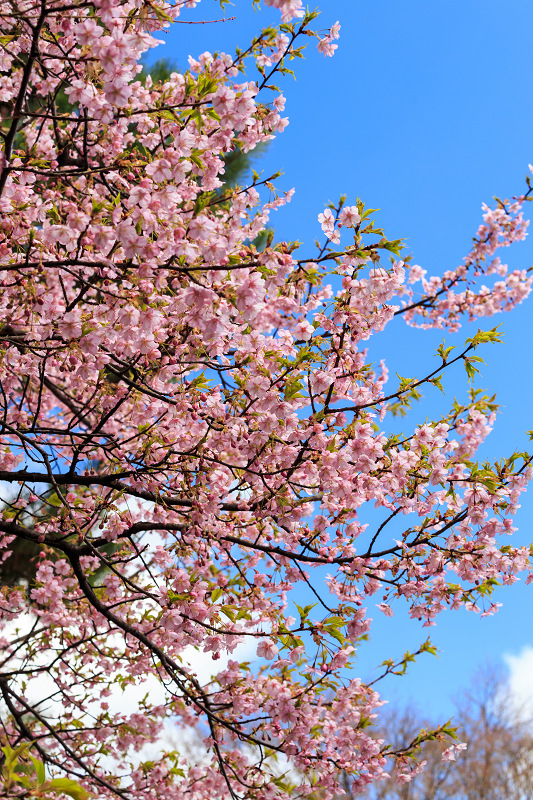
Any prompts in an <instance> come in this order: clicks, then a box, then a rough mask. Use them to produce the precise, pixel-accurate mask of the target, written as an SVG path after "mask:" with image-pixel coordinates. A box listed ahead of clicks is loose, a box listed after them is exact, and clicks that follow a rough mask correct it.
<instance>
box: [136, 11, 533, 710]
mask: <svg viewBox="0 0 533 800" xmlns="http://www.w3.org/2000/svg"><path fill="white" fill-rule="evenodd" d="M251 6H252V3H251V0H235V1H234V5H233V7H231V6H228V7H227V9H226V16H236V17H237V19H236V20H231V21H228V22H225V23H212V24H205V25H201V24H198V25H176V26H173V29H172V31H171V32H170V33H168V34H166V37H165V39H166V44H165V45H164V46H163V47H161V48H158V49H157V50H156V51H153V53H152V56H151V60H153V59H154V58H158V57H161V56H162V55H164V56H167V57H169V58H172V59H173V60H175V61H176V62H177V63H178V64H179V66H180V67H181V68H182V69H185V68H186V66H187V55H188V54H189V53H190V54H192V55H194V56H197V55H199V54H200V53H202V52H203V51H205V50H210V51H214V50H225V51H227V52H232V51H233V49H234V47H235V45H239V46H241V47H243V46H245V45H246V44H247V43H248V42H249V40H250V38H251V36H253V35H254V34H255V33H257V31H258V29H259V28H260V27H262V26H263V25H266V24H268V23H269V22H272V21H277V20H278V18H279V14H278V12H276V10H275V9H267V10H266V11H264V12H261V13H256V12H254V11H253V10H252V8H251ZM319 8H320V9H321V11H322V12H323V13H322V17H321V18H320V23H321V25H323V27H324V28H325V27H329V26H330V25H331V24H332V23H333V22H335V21H336V20H339V21H340V23H341V26H342V27H341V38H340V40H339V42H338V44H339V49H338V50H337V53H336V55H335V57H334V58H333V59H326V58H324V57H323V56H320V55H319V54H318V53H317V52H316V50H315V48H314V45H310V46H309V48H308V50H307V53H306V55H307V57H306V59H305V60H304V61H297V62H296V64H295V69H296V77H297V80H296V81H294V80H292V79H291V78H287V79H285V80H284V81H283V82H282V83H281V87H282V89H283V91H284V94H285V95H286V97H287V106H286V113H287V115H288V116H289V119H290V124H289V126H288V128H287V129H286V130H285V132H284V133H283V134H281V135H279V136H278V138H277V139H276V141H275V142H274V143H273V144H272V146H271V147H270V149H269V151H268V152H267V154H266V155H265V156H264V157H263V158H262V159H261V161H260V162H258V164H257V166H256V168H257V169H261V170H265V172H268V173H269V174H270V172H273V171H276V170H278V169H281V170H283V172H284V176H283V177H282V178H280V179H279V181H278V185H279V186H280V188H283V189H289V188H292V187H294V188H295V189H296V193H295V195H294V198H293V201H292V203H291V204H290V205H289V206H287V207H286V208H284V209H282V210H281V211H279V212H277V214H276V215H275V217H274V218H273V224H274V225H275V229H276V237H277V238H279V239H282V238H286V239H290V240H294V239H299V240H301V241H303V242H306V243H307V245H308V250H307V252H309V254H311V253H312V252H313V244H312V243H313V240H314V239H315V238H316V237H317V236H319V235H320V229H319V226H318V223H317V214H318V213H319V212H320V211H322V210H323V208H324V207H325V205H326V204H327V202H328V201H330V200H331V201H336V200H337V199H338V197H339V195H340V194H342V193H346V194H347V195H348V202H349V203H350V202H354V201H355V199H356V197H361V198H362V199H363V200H364V202H365V203H366V204H367V205H369V206H371V207H374V208H379V209H380V212H379V215H378V219H379V222H380V224H381V225H382V226H383V227H384V228H385V231H386V233H387V235H388V237H389V238H393V239H394V238H405V239H406V240H407V244H408V248H409V250H410V251H411V252H413V254H414V261H415V263H418V264H420V265H421V266H422V267H423V268H425V269H428V271H429V272H430V273H432V274H433V273H440V272H441V271H442V270H444V269H448V268H453V267H454V266H456V265H457V264H458V263H459V261H460V260H461V259H462V258H463V256H464V255H465V254H466V253H467V252H468V250H469V246H470V240H471V237H472V235H474V233H475V231H476V229H477V227H478V225H479V224H480V222H481V203H482V202H484V201H485V202H490V201H491V198H492V196H493V195H498V196H500V197H510V196H512V195H513V194H519V193H521V192H522V191H523V189H524V185H525V184H524V178H525V175H526V174H527V172H528V163H529V162H533V141H532V131H533V103H532V97H531V95H532V81H531V64H530V32H531V29H532V27H533V6H532V4H531V1H530V0H512V2H511V3H507V4H506V6H505V8H504V6H503V4H502V3H501V2H496V1H495V0H461V1H460V2H459V0H447V1H446V2H439V1H436V0H434V2H431V3H428V2H427V0H410V2H409V3H398V2H397V0H372V2H359V1H358V0H322V2H320V3H319ZM220 16H221V12H220V6H219V5H218V3H217V2H215V0H203V2H202V3H201V4H200V5H199V7H198V9H197V10H196V11H195V12H192V13H187V15H186V16H184V17H183V19H196V20H199V21H200V20H210V19H219V18H220ZM278 83H279V82H278ZM530 210H531V211H533V204H531V205H530V206H528V208H527V211H528V212H529V211H530ZM532 236H533V232H532ZM504 256H505V258H504V260H505V261H507V263H509V265H511V266H512V267H513V268H515V267H528V266H529V265H531V264H533V238H531V240H530V241H527V242H525V243H523V244H519V245H517V246H515V247H514V248H512V249H510V250H508V251H507V252H505V253H504ZM483 323H484V324H483ZM499 323H503V330H504V333H505V344H503V345H497V346H494V345H493V346H491V347H490V349H486V350H485V351H484V352H482V353H481V355H483V356H484V358H485V360H486V362H487V363H486V366H485V367H484V368H483V370H482V371H483V375H482V378H481V379H479V380H478V381H477V385H479V386H483V387H484V388H486V389H487V390H489V391H490V393H493V392H497V393H498V398H499V401H500V403H501V404H502V406H503V409H502V414H501V415H500V418H499V420H498V422H497V425H496V428H495V431H494V433H493V434H492V436H491V437H490V440H489V442H488V443H487V445H486V446H485V448H484V454H485V455H486V456H487V457H491V456H492V457H494V458H496V457H499V456H501V455H504V454H505V453H507V452H509V451H512V450H514V449H517V448H522V449H523V448H524V447H525V446H526V442H527V437H526V436H525V435H524V431H525V430H526V429H528V428H529V429H530V428H533V413H532V408H531V406H532V404H531V399H530V398H531V394H532V389H533V381H532V378H531V347H532V345H533V335H532V334H533V298H531V299H530V300H529V302H528V303H525V304H524V305H523V306H521V307H519V309H517V310H516V311H515V312H513V313H511V314H507V315H501V317H497V318H493V320H488V321H482V323H480V325H479V326H478V325H475V326H474V327H473V328H470V329H469V328H463V329H462V331H461V332H460V333H459V334H458V336H456V337H450V336H446V339H447V342H448V343H450V344H453V343H458V344H460V343H462V342H463V341H464V338H465V337H466V336H469V335H472V331H473V330H474V331H475V330H476V329H477V327H492V326H493V325H496V324H499ZM442 336H443V334H442V332H430V333H427V332H422V331H412V330H409V329H407V328H406V327H405V325H404V324H403V323H401V322H399V323H398V324H396V326H395V327H394V329H392V326H391V327H390V328H389V329H388V330H387V331H385V333H384V334H383V335H381V336H380V337H379V338H378V339H376V340H375V341H373V342H372V348H373V349H372V352H373V353H374V354H375V356H376V357H378V358H381V357H385V358H386V359H387V362H388V364H389V366H390V368H391V371H393V370H397V371H398V372H400V374H402V375H409V376H413V375H415V374H418V375H421V374H422V372H423V369H424V366H427V365H428V364H430V363H431V357H432V353H433V352H434V350H435V348H436V346H437V345H438V344H439V343H440V341H441V340H442ZM463 374H464V373H462V372H461V371H459V370H458V372H457V375H456V377H454V378H453V379H452V380H450V381H449V383H448V386H449V395H450V399H451V397H453V394H454V393H455V394H457V396H461V395H462V393H465V392H466V384H465V381H464V378H463ZM427 400H428V402H427V403H426V404H425V405H424V407H423V409H421V416H422V418H425V416H426V415H427V414H431V413H432V409H433V408H435V406H434V405H433V399H432V398H430V397H428V398H427ZM532 516H533V491H531V492H530V497H529V499H526V501H525V502H524V503H523V507H522V509H521V511H520V512H519V516H518V518H517V520H518V523H519V525H520V530H519V533H518V534H517V535H516V537H517V539H520V541H521V542H527V541H530V540H531V539H532V538H533V537H532V526H531V519H532ZM497 600H498V601H500V602H503V603H504V606H503V608H502V609H501V610H500V612H499V613H498V614H497V615H496V616H495V617H490V618H485V619H483V620H481V619H479V617H478V616H475V615H472V614H467V613H466V612H465V613H457V612H454V613H449V614H444V615H442V616H441V617H440V619H439V621H438V624H437V626H436V627H435V628H430V629H423V628H421V627H420V625H419V624H418V623H416V624H415V623H410V622H409V620H408V619H407V616H406V614H405V613H403V609H401V608H397V610H396V614H395V616H394V617H393V618H392V619H387V618H385V617H383V615H381V614H380V612H379V611H378V610H377V609H375V611H374V613H372V616H373V617H374V621H375V625H374V627H373V632H372V635H371V641H370V643H369V644H368V645H367V646H366V647H364V648H362V649H361V654H360V657H359V662H358V672H359V673H360V674H361V675H362V676H364V677H372V676H373V675H375V672H374V666H375V664H376V663H378V662H379V661H382V660H383V659H385V658H388V657H394V656H398V655H400V654H401V653H402V652H403V651H404V650H406V649H416V647H417V645H418V644H419V643H420V642H421V641H423V640H424V639H425V638H426V636H427V634H428V631H429V633H430V634H431V638H432V640H433V642H434V644H435V645H436V646H437V647H438V648H439V650H440V653H439V659H438V660H437V659H435V658H432V657H431V656H425V657H424V659H423V660H421V661H419V663H418V664H417V665H415V666H414V667H412V668H411V670H410V673H409V675H408V676H407V677H406V678H398V679H394V682H389V684H388V685H387V686H385V685H384V686H383V693H384V694H385V695H387V696H389V697H390V696H394V697H396V698H397V699H398V701H400V702H404V701H407V700H410V699H411V698H416V700H417V703H418V704H419V706H420V707H421V708H422V709H423V710H424V711H427V712H428V713H432V714H434V715H437V716H440V717H442V715H447V714H450V713H451V710H452V705H451V700H452V698H453V697H454V695H456V694H457V692H458V691H459V690H460V689H461V688H462V687H464V686H465V684H466V683H467V682H468V680H469V679H470V676H471V675H472V673H473V672H474V670H475V669H476V667H478V666H479V665H481V664H482V663H483V662H484V661H486V660H487V659H492V660H495V661H502V660H503V658H504V657H505V655H509V654H510V655H513V656H517V655H518V654H520V652H522V651H524V648H527V647H532V646H533V628H532V626H531V625H530V622H529V618H530V615H531V612H532V610H533V586H530V587H527V586H525V585H524V583H523V582H522V583H520V584H516V585H515V586H513V587H510V588H506V589H505V590H502V591H501V592H500V593H499V595H498V597H497ZM370 605H371V604H370ZM532 685H533V678H532Z"/></svg>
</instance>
